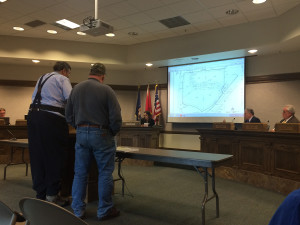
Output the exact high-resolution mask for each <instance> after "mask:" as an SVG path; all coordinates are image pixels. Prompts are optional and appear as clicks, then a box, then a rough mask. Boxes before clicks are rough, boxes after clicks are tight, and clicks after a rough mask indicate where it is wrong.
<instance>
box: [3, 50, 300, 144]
mask: <svg viewBox="0 0 300 225" xmlns="http://www.w3.org/2000/svg"><path fill="white" fill-rule="evenodd" d="M299 58H300V52H291V53H281V54H273V55H266V56H257V57H250V58H248V59H247V65H246V67H247V70H246V74H247V76H258V75H270V74H281V73H291V72H300V63H298V59H299ZM2 68H3V69H2ZM49 70H51V66H49V67H34V66H30V67H29V66H21V67H18V68H15V67H14V66H13V65H9V64H7V65H3V66H1V71H0V73H1V74H0V79H14V78H15V77H16V74H17V73H18V77H19V79H20V80H36V79H37V78H38V77H39V76H40V75H41V74H43V73H45V72H48V71H49ZM86 71H88V68H87V69H86V70H85V69H82V68H76V66H75V67H74V68H73V70H72V76H71V82H80V81H82V80H85V79H86V78H87V72H86ZM155 82H158V83H167V69H166V68H161V69H158V68H156V69H150V70H139V71H128V70H127V71H121V70H119V71H118V70H112V71H108V75H107V77H106V83H108V84H118V85H138V84H141V85H145V84H154V83H155ZM299 87H300V81H288V82H276V83H262V84H249V85H246V107H250V108H253V109H254V110H255V114H256V115H257V116H258V117H259V118H260V119H261V120H262V121H263V122H266V121H268V120H269V123H270V126H271V127H273V126H274V124H275V122H277V121H279V120H280V118H281V111H282V107H283V106H284V105H285V104H293V105H295V107H296V111H298V112H300V101H299V96H300V88H299ZM32 92H33V88H31V87H12V86H1V87H0V95H1V100H0V107H4V108H6V110H7V116H9V117H11V123H12V124H14V122H15V120H16V119H23V118H24V115H25V114H27V110H28V106H29V104H30V101H31V95H32ZM150 92H151V97H152V103H154V94H155V93H154V90H151V91H150ZM116 94H117V97H118V99H119V102H120V104H121V108H122V116H123V120H124V121H130V120H134V113H135V106H136V98H137V91H116ZM159 96H160V101H161V105H162V113H163V119H162V121H163V123H164V127H165V129H166V130H186V131H196V130H195V129H196V128H197V127H198V125H197V124H183V125H180V126H176V125H175V124H171V123H165V122H166V114H167V90H166V89H164V90H159ZM145 99H146V93H145V91H142V92H141V102H142V111H144V106H145ZM297 115H299V117H300V113H296V116H297ZM160 145H161V146H164V147H175V146H180V147H182V146H187V148H190V149H195V148H196V146H197V145H198V139H197V136H189V135H186V136H180V138H179V137H178V135H177V136H176V135H174V136H172V135H171V136H170V135H167V136H165V137H164V138H163V139H162V140H161V143H160ZM199 145H200V144H199Z"/></svg>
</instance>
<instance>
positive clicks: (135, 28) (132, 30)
mask: <svg viewBox="0 0 300 225" xmlns="http://www.w3.org/2000/svg"><path fill="white" fill-rule="evenodd" d="M118 32H120V33H123V34H126V35H128V33H129V32H136V33H138V35H140V34H143V33H147V31H145V30H143V29H141V28H140V27H138V26H132V27H128V28H125V29H121V30H118Z"/></svg>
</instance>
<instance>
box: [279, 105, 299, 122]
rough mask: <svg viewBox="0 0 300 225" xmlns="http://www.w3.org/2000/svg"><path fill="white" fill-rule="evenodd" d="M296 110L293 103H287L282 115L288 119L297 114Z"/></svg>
mask: <svg viewBox="0 0 300 225" xmlns="http://www.w3.org/2000/svg"><path fill="white" fill-rule="evenodd" d="M295 113H296V111H295V108H294V106H293V105H286V106H284V107H283V110H282V117H283V119H285V120H287V119H288V118H290V117H291V116H293V115H295Z"/></svg>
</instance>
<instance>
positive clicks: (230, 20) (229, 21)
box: [218, 13, 248, 27]
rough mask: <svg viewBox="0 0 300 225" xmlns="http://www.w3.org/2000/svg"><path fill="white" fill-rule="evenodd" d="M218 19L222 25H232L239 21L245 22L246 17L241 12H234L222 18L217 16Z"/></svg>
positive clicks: (239, 22)
mask: <svg viewBox="0 0 300 225" xmlns="http://www.w3.org/2000/svg"><path fill="white" fill-rule="evenodd" d="M218 21H219V22H220V23H221V24H222V25H223V26H224V27H226V26H232V25H237V24H241V23H247V22H248V21H247V18H246V17H245V16H244V15H242V14H240V13H239V14H236V15H230V16H225V17H223V18H219V19H218Z"/></svg>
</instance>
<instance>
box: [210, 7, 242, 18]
mask: <svg viewBox="0 0 300 225" xmlns="http://www.w3.org/2000/svg"><path fill="white" fill-rule="evenodd" d="M230 9H238V8H237V6H236V5H235V4H227V5H223V6H220V7H215V8H212V9H209V10H208V12H209V13H210V14H211V15H212V16H213V17H214V18H222V17H224V16H226V11H228V10H230Z"/></svg>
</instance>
